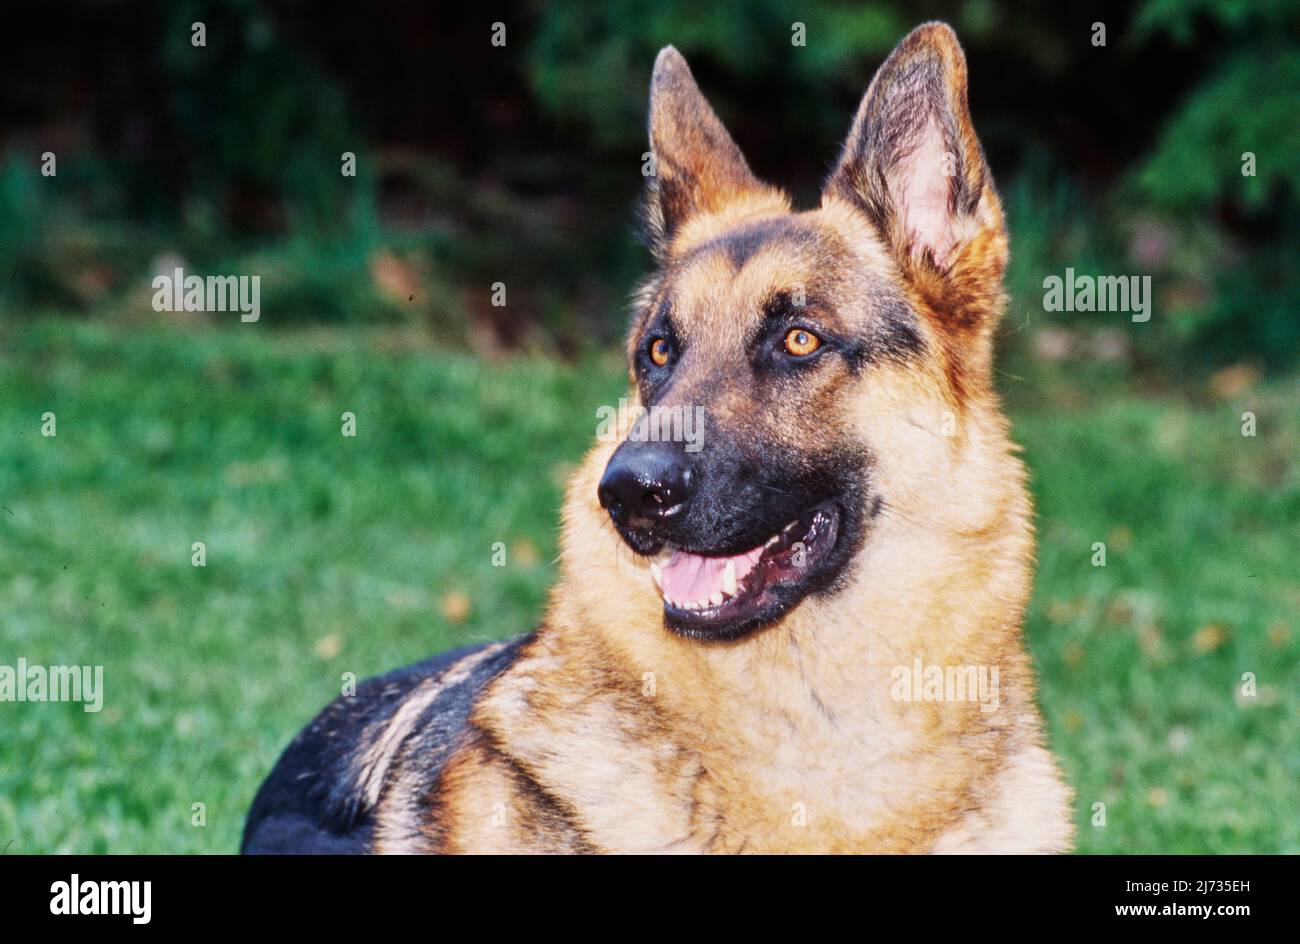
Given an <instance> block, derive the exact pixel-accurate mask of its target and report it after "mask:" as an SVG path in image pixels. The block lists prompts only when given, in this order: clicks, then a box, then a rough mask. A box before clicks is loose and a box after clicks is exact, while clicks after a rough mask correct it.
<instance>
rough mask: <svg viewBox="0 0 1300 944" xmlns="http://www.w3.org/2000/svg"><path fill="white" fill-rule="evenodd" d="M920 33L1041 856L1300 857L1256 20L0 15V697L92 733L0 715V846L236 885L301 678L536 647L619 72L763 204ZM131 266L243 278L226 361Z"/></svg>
mask: <svg viewBox="0 0 1300 944" xmlns="http://www.w3.org/2000/svg"><path fill="white" fill-rule="evenodd" d="M931 18H941V19H945V20H948V21H949V22H951V23H952V24H953V26H954V27H955V28H956V30H957V32H958V34H959V35H960V37H961V39H962V42H963V43H964V45H965V48H966V51H967V54H968V57H969V60H970V82H971V89H970V98H971V106H972V109H973V112H974V116H975V123H976V127H977V129H978V131H979V133H980V135H981V137H982V139H983V141H984V144H985V147H986V149H987V151H988V154H989V159H990V163H991V165H992V168H993V171H994V173H995V175H996V177H997V180H998V183H999V186H1000V188H1001V191H1002V194H1003V199H1004V204H1005V206H1006V208H1007V211H1008V217H1009V225H1010V230H1011V245H1012V265H1011V271H1010V273H1009V279H1008V282H1009V289H1010V297H1011V303H1010V307H1009V310H1008V312H1007V317H1006V319H1005V322H1004V330H1003V332H1002V336H1001V338H1000V354H999V362H998V383H999V386H1000V388H1001V389H1002V392H1003V394H1004V397H1005V401H1006V405H1007V409H1008V411H1009V413H1010V415H1011V418H1012V425H1013V431H1014V436H1015V438H1016V440H1017V442H1019V443H1021V444H1023V446H1024V449H1025V453H1024V454H1025V461H1026V463H1027V465H1028V467H1029V469H1030V472H1031V482H1032V488H1033V492H1034V500H1035V505H1036V509H1037V527H1038V535H1039V554H1038V557H1039V560H1038V570H1037V576H1036V584H1035V589H1034V596H1033V599H1032V603H1031V610H1030V613H1029V616H1028V619H1027V622H1026V635H1027V638H1028V643H1029V647H1030V650H1031V653H1032V655H1033V658H1034V660H1035V664H1036V666H1037V670H1038V677H1039V679H1040V685H1041V691H1040V701H1041V703H1042V706H1043V711H1044V714H1045V717H1046V720H1047V724H1048V728H1049V738H1050V741H1051V745H1052V748H1053V749H1054V750H1055V751H1056V753H1057V754H1058V756H1059V757H1060V758H1061V762H1062V765H1063V767H1064V769H1065V773H1066V777H1067V779H1068V780H1069V782H1070V783H1071V784H1072V786H1073V787H1074V788H1075V790H1076V794H1077V796H1076V805H1075V819H1076V823H1077V825H1078V827H1079V848H1080V850H1082V851H1084V852H1110V853H1120V852H1122V853H1127V852H1292V853H1296V852H1300V701H1298V700H1297V693H1300V633H1298V632H1297V625H1296V616H1295V614H1296V613H1297V612H1300V576H1298V575H1300V552H1297V547H1300V472H1298V471H1297V465H1296V462H1295V459H1296V456H1297V455H1298V454H1300V408H1298V406H1300V371H1298V370H1297V355H1298V353H1300V317H1298V315H1297V312H1300V305H1298V304H1297V303H1298V302H1300V297H1298V295H1300V288H1298V287H1297V277H1296V260H1297V248H1298V245H1300V244H1298V241H1297V238H1296V236H1297V232H1296V229H1297V210H1298V209H1300V207H1298V206H1297V204H1298V202H1300V147H1297V144H1298V143H1300V142H1297V135H1296V129H1297V128H1298V127H1300V40H1298V39H1297V30H1298V28H1300V2H1296V0H1278V2H1263V0H1242V2H1222V3H1218V2H1210V0H1183V2H1175V0H1136V2H1132V3H1122V4H1105V3H1083V2H1072V0H1066V2H1056V3H1042V4H1028V3H1011V2H1005V3H1004V2H995V0H964V2H955V0H949V2H916V3H906V4H904V3H899V2H871V3H858V2H855V3H834V2H826V0H817V2H803V3H781V2H772V0H758V2H754V3H748V4H743V5H742V4H730V5H722V4H710V3H705V2H701V0H691V2H681V0H655V2H650V3H639V2H629V0H607V2H576V0H561V2H553V3H545V4H543V3H519V2H503V3H499V4H497V5H495V6H494V7H493V8H492V9H491V10H490V11H488V12H484V13H481V14H476V15H466V14H464V13H457V12H455V11H452V10H449V9H447V8H446V7H444V6H442V5H440V4H435V3H423V2H421V3H416V2H409V3H400V2H388V3H374V4H355V5H353V4H349V5H347V6H344V5H342V4H338V5H329V4H320V3H307V2H288V0H280V2H253V0H236V2H229V3H201V2H190V0H181V2H167V3H163V2H159V3H125V2H91V3H82V4H75V5H74V4H60V3H39V4H38V3H30V4H25V3H24V4H9V5H7V6H5V8H4V22H3V24H2V25H0V46H2V47H3V58H0V664H5V665H14V664H15V663H16V660H17V659H18V658H26V659H27V660H28V662H29V664H40V665H51V664H63V665H102V666H103V667H104V684H105V693H104V709H103V711H102V712H100V713H98V714H88V713H85V712H83V711H82V710H81V707H80V706H79V705H76V704H33V703H28V704H23V705H13V704H8V703H5V704H0V846H6V845H7V846H8V847H9V850H10V853H11V854H13V853H20V852H45V851H61V852H230V851H233V850H234V849H236V848H237V846H238V837H239V832H240V829H241V828H242V823H243V816H244V813H245V811H246V810H247V808H248V804H249V802H250V800H251V798H252V795H253V792H254V791H255V789H256V787H257V784H258V783H259V782H260V780H261V778H262V777H264V776H265V774H266V772H267V771H268V770H269V769H270V766H271V764H272V763H273V762H274V759H275V757H276V756H277V754H278V753H279V751H280V750H281V749H282V748H283V746H284V745H285V744H286V743H287V742H288V740H289V739H290V738H291V737H292V735H293V733H294V732H296V731H297V730H298V729H299V728H300V727H301V726H302V725H303V724H304V723H305V722H306V721H307V720H308V719H309V718H310V717H311V716H312V715H313V714H314V713H315V712H316V711H317V710H319V708H320V707H321V706H322V705H324V704H325V703H326V702H328V701H329V700H330V699H331V698H333V697H334V696H335V695H337V694H338V692H339V690H340V687H341V683H342V679H343V677H344V675H345V673H355V675H356V676H358V677H365V676H368V675H374V674H377V673H379V672H383V671H387V670H389V669H392V668H394V667H396V666H399V665H402V664H405V663H408V662H412V661H415V660H417V659H420V658H423V657H425V656H427V655H428V654H430V653H432V652H435V651H438V650H441V649H445V648H449V647H452V646H456V645H464V644H467V643H470V642H473V641H476V640H481V639H488V638H500V637H504V636H509V635H514V634H517V633H519V632H522V631H525V630H527V629H528V628H530V627H531V626H532V625H534V624H535V623H536V621H537V619H538V618H539V616H540V614H541V612H542V608H543V605H544V600H545V595H546V590H547V587H548V586H549V585H550V583H551V581H552V580H553V577H554V566H553V562H554V560H555V556H556V553H557V549H556V539H555V538H556V528H557V519H558V511H559V505H560V495H561V488H562V485H563V483H564V481H565V480H566V478H567V476H568V474H569V473H570V471H571V469H572V468H573V464H574V463H575V462H576V461H577V460H578V459H579V457H580V456H581V455H582V452H583V450H584V449H585V448H587V446H588V445H589V444H590V442H591V439H592V435H593V432H594V430H595V425H596V416H597V414H596V410H597V409H598V408H599V407H601V406H604V405H608V404H612V403H615V402H617V398H618V397H619V396H620V395H621V394H622V393H623V392H624V391H625V389H626V375H625V368H624V366H623V364H622V359H621V356H620V354H619V352H618V346H619V341H620V339H621V336H622V333H623V331H624V325H625V320H626V317H625V316H626V300H627V294H628V292H629V290H630V288H631V286H632V285H633V283H634V281H635V280H636V279H637V278H638V277H639V276H641V275H642V274H643V273H644V272H645V271H646V268H647V266H648V264H649V259H648V254H647V253H646V252H645V250H644V249H643V248H642V247H641V246H639V245H638V244H637V242H636V240H635V237H634V230H633V225H632V223H633V218H634V208H635V205H636V202H637V199H638V197H639V192H638V191H639V187H640V185H641V182H642V178H641V173H640V171H641V162H642V154H643V152H644V151H645V149H646V142H645V102H646V92H647V84H648V80H649V72H650V68H651V64H652V63H653V61H654V56H655V53H656V52H657V51H658V49H659V48H660V47H661V46H662V45H664V44H666V43H672V44H674V45H676V46H677V47H678V48H679V49H681V50H682V52H683V53H684V54H685V55H686V57H687V58H688V60H689V61H690V63H691V65H692V67H693V68H694V70H695V72H696V75H697V78H698V79H699V81H700V84H701V86H702V87H703V89H704V91H705V93H706V94H707V95H708V96H709V98H710V99H711V100H712V101H713V102H714V104H715V106H716V107H717V109H718V111H719V112H720V113H721V115H722V116H723V118H724V120H725V121H726V122H727V123H728V125H729V127H730V128H731V129H732V131H733V133H734V135H735V137H736V138H737V140H738V141H739V142H740V144H741V146H742V147H743V148H744V150H745V152H746V154H747V155H748V157H749V159H750V161H751V163H752V165H753V166H754V168H755V170H756V171H757V172H758V173H759V174H760V175H762V176H764V177H766V178H768V179H770V180H771V181H773V182H776V183H780V184H782V185H785V186H788V187H790V188H791V189H792V190H793V191H794V193H795V194H796V195H797V197H798V200H799V201H800V202H801V203H802V204H803V205H805V206H807V205H811V204H813V203H814V202H815V200H816V198H817V194H818V191H819V184H820V181H821V178H822V176H823V175H824V173H825V172H826V171H827V169H828V168H829V166H830V164H831V162H832V161H833V159H834V158H835V156H836V154H837V151H838V148H839V145H840V142H841V140H842V137H843V135H844V134H845V132H846V131H847V128H848V124H849V119H850V116H851V114H852V112H853V109H854V108H855V106H856V104H857V101H858V99H859V97H860V96H861V94H862V92H863V91H864V90H865V88H866V85H867V83H868V81H869V80H870V78H871V75H872V73H873V72H874V70H875V68H876V67H877V66H878V65H879V63H880V62H881V61H882V60H883V58H884V56H885V55H886V54H887V53H888V51H889V50H890V49H891V48H892V47H893V46H894V44H895V43H896V42H897V41H898V40H899V39H900V38H901V37H902V36H903V35H904V34H905V33H906V32H907V31H908V30H909V29H911V28H912V27H913V26H915V25H917V24H918V23H920V22H922V21H924V20H927V19H931ZM196 20H202V21H203V22H204V23H205V24H206V27H207V46H206V48H201V49H196V48H194V47H193V46H192V45H191V43H190V35H191V33H190V25H191V23H193V22H194V21H196ZM495 21H502V22H504V23H506V25H507V45H506V46H505V47H504V48H494V47H492V46H491V45H490V42H489V39H490V36H491V25H492V23H493V22H495ZM795 21H799V22H803V23H804V24H805V25H806V28H807V46H806V47H803V48H798V47H793V46H792V45H791V43H790V36H791V24H792V23H793V22H795ZM1097 21H1101V22H1104V23H1105V25H1106V31H1107V44H1106V46H1105V47H1104V48H1100V47H1095V46H1093V45H1092V42H1091V39H1092V35H1093V28H1092V24H1093V23H1094V22H1097ZM46 151H52V152H54V153H55V154H56V155H57V160H58V175H57V176H56V177H42V176H41V174H40V163H41V159H40V155H41V154H42V153H43V152H46ZM345 151H352V152H354V153H355V154H356V156H357V166H358V176H357V177H355V178H348V177H343V176H342V175H341V174H340V172H339V171H340V155H341V154H342V153H343V152H345ZM1248 151H1249V152H1252V153H1254V154H1255V156H1256V162H1257V176H1254V177H1244V176H1242V173H1241V167H1242V155H1243V153H1244V152H1248ZM177 264H181V265H183V266H184V267H185V269H186V271H187V272H188V273H190V274H200V275H215V274H236V275H260V276H261V278H262V298H261V308H262V315H261V321H260V322H258V323H257V324H252V325H250V324H243V323H241V322H240V321H239V318H238V316H237V315H235V314H221V313H214V314H201V313H183V312H182V313H172V312H161V313H160V312H155V311H154V310H153V308H152V306H151V304H150V302H151V298H152V294H153V292H152V289H151V287H150V281H151V278H152V276H153V275H154V274H155V273H156V272H163V271H166V272H170V270H171V269H172V267H173V266H175V265H177ZM1067 267H1072V268H1074V269H1075V270H1076V272H1078V273H1080V274H1095V275H1102V274H1104V275H1138V276H1142V275H1149V276H1151V277H1152V283H1153V286H1154V291H1155V299H1154V302H1153V305H1152V315H1151V320H1150V321H1149V322H1147V323H1145V324H1136V323H1133V322H1132V321H1131V320H1130V318H1129V315H1128V314H1126V313H1115V312H1110V313H1093V314H1086V313H1068V312H1046V311H1044V309H1043V303H1042V299H1043V288H1042V283H1043V279H1044V278H1045V277H1046V276H1048V275H1062V274H1063V273H1064V271H1065V269H1066V268H1067ZM494 282H504V283H506V285H507V287H508V302H509V303H508V305H507V306H506V307H504V308H494V307H493V306H492V305H491V304H490V286H491V285H492V283H494ZM344 411H348V412H353V413H355V415H356V422H357V437H356V438H355V439H350V438H344V437H342V436H340V418H341V414H342V413H343V412H344ZM47 412H49V413H54V414H55V415H56V416H57V422H58V435H57V436H55V437H46V436H43V435H41V427H42V422H43V420H42V417H43V416H44V415H45V414H46V413H47ZM1247 412H1249V413H1250V414H1252V415H1253V416H1255V417H1256V418H1257V423H1258V431H1257V435H1255V436H1252V437H1246V436H1243V435H1242V433H1241V427H1242V422H1243V420H1242V417H1243V414H1245V413H1247ZM195 541H203V542H205V544H206V547H207V564H206V566H204V567H195V566H192V562H191V547H192V543H193V542H195ZM1098 541H1102V542H1105V544H1106V547H1107V565H1106V566H1105V567H1104V568H1103V567H1095V566H1093V564H1092V557H1093V545H1094V543H1095V542H1098ZM498 543H500V544H504V545H505V546H506V547H507V549H508V563H507V566H505V567H494V566H493V565H492V558H493V547H494V546H495V545H497V544H498ZM1248 672H1249V673H1252V674H1253V677H1254V678H1255V680H1256V691H1255V693H1254V694H1250V695H1248V694H1245V693H1244V692H1243V691H1242V679H1243V675H1244V674H1245V673H1248ZM196 804H202V810H203V819H202V822H199V821H198V813H197V812H196V810H197V809H198V807H196ZM1097 804H1104V807H1105V822H1104V824H1102V823H1099V822H1098V820H1097V816H1098V807H1097Z"/></svg>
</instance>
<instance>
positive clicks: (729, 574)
mask: <svg viewBox="0 0 1300 944" xmlns="http://www.w3.org/2000/svg"><path fill="white" fill-rule="evenodd" d="M722 592H723V593H726V594H728V595H730V596H733V597H734V596H735V595H736V562H735V561H734V560H729V561H727V566H726V567H724V568H723V569H722ZM714 596H718V594H716V593H715V594H714ZM718 602H719V603H721V602H722V601H721V600H719V601H718Z"/></svg>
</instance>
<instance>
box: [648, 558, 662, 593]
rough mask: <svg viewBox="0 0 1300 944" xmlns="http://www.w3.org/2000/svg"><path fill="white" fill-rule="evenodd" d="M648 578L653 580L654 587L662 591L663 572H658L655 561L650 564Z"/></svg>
mask: <svg viewBox="0 0 1300 944" xmlns="http://www.w3.org/2000/svg"><path fill="white" fill-rule="evenodd" d="M650 576H651V577H653V578H654V581H655V586H656V587H658V588H659V589H660V590H662V589H663V588H664V578H663V572H662V571H660V569H659V564H658V562H657V561H651V562H650Z"/></svg>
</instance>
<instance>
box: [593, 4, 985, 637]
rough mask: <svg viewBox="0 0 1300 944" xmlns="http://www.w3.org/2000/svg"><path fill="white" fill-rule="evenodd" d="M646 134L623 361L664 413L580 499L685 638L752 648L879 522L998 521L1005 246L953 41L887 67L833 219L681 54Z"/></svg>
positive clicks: (611, 460)
mask: <svg viewBox="0 0 1300 944" xmlns="http://www.w3.org/2000/svg"><path fill="white" fill-rule="evenodd" d="M649 125H650V143H651V154H652V156H653V161H652V166H651V167H649V168H648V169H649V171H650V173H649V175H648V181H649V192H648V196H647V201H646V214H645V215H646V220H647V224H648V226H647V228H648V230H649V236H650V242H651V246H652V249H653V251H654V254H655V257H656V260H657V262H658V268H657V270H656V272H655V273H654V274H653V275H652V277H651V278H650V279H649V280H648V281H647V282H646V283H645V284H644V285H643V286H642V288H641V290H640V292H639V293H638V295H637V300H636V303H635V306H634V317H633V325H632V330H631V333H630V336H629V340H628V348H627V350H628V357H629V361H630V373H631V380H632V384H633V388H634V393H635V397H636V401H637V403H638V404H639V406H640V407H641V408H643V409H644V410H646V411H647V412H645V413H644V414H643V415H642V416H641V417H640V418H639V419H638V420H637V421H636V422H635V423H634V424H633V425H632V426H631V428H630V429H627V430H626V433H627V435H626V438H625V439H624V440H623V441H622V442H621V443H620V444H619V445H618V446H617V448H616V449H615V450H614V451H613V452H612V455H610V454H608V453H604V454H602V455H601V458H602V460H604V467H603V470H602V472H601V475H600V479H599V482H598V484H597V486H596V489H595V492H596V494H595V495H592V494H591V493H590V492H588V493H587V494H586V495H585V496H579V497H580V498H581V499H582V500H583V501H585V502H592V500H593V499H596V500H598V502H599V505H600V508H601V509H603V512H604V514H605V515H607V525H608V526H612V528H613V530H614V532H615V533H616V534H617V535H618V538H619V539H620V540H621V541H622V542H624V543H625V544H626V546H627V547H629V548H631V550H632V551H633V552H634V554H635V558H634V559H635V560H637V561H639V562H641V563H642V565H643V566H645V567H646V569H648V570H649V571H650V573H651V575H652V576H653V579H654V581H655V583H656V585H657V586H658V588H659V590H660V600H661V602H662V607H663V616H664V622H665V624H666V625H667V626H668V627H669V628H670V629H672V630H674V631H675V632H678V633H680V634H682V635H685V636H689V637H693V638H701V639H734V638H737V637H740V636H743V635H745V634H747V633H750V632H752V631H754V630H756V629H759V628H761V627H764V626H768V625H771V624H773V623H776V622H779V621H780V620H781V619H783V618H784V617H785V616H786V615H787V614H788V613H790V612H791V611H792V610H793V609H795V608H797V607H799V606H800V605H801V604H802V603H803V601H805V600H806V599H807V598H809V597H810V596H816V595H819V594H833V593H835V592H836V591H837V589H838V588H839V586H840V585H842V583H843V582H844V580H845V579H846V578H845V575H846V572H847V571H848V570H849V569H850V568H851V567H852V565H853V562H854V560H855V558H856V557H857V556H859V555H860V553H861V551H862V549H863V547H864V545H866V544H868V543H869V542H870V541H871V540H872V533H873V531H874V530H875V522H876V521H877V519H878V518H879V517H880V516H881V515H887V514H890V513H894V514H900V515H908V514H915V515H921V516H927V515H928V516H932V517H933V518H934V520H936V521H941V526H942V527H946V528H957V529H960V528H961V527H965V526H970V527H978V526H979V521H978V520H972V521H958V520H956V519H955V518H953V517H952V515H957V516H960V514H961V512H959V511H955V510H954V507H955V506H957V505H958V504H960V505H963V506H964V505H966V504H968V503H969V502H972V501H975V502H978V501H979V497H978V494H976V495H971V494H970V493H969V492H968V493H967V494H965V495H963V494H961V490H962V489H963V488H964V487H965V488H978V484H977V479H978V477H979V475H980V474H981V459H980V446H981V444H988V443H992V444H993V445H994V450H993V451H994V452H998V451H999V450H1001V451H1005V447H1004V444H1003V443H1002V440H1001V439H1000V438H999V436H1000V432H1001V431H1002V426H1001V425H1000V422H999V420H998V418H997V409H996V403H995V401H994V400H993V397H992V394H991V393H990V389H991V384H990V372H991V334H992V330H993V327H994V324H995V322H996V319H997V317H998V315H999V313H1000V310H1001V307H1002V304H1003V296H1002V288H1001V282H1002V274H1003V270H1004V268H1005V264H1006V258H1007V248H1006V234H1005V228H1004V224H1003V216H1002V210H1001V206H1000V203H999V200H998V197H997V194H996V192H995V190H994V187H993V182H992V178H991V175H990V173H989V170H988V167H987V166H986V163H985V159H984V155H983V151H982V149H981V147H980V144H979V141H978V139H977V138H976V136H975V132H974V130H973V128H972V125H971V119H970V113H969V110H968V108H967V104H966V63H965V57H964V56H963V54H962V51H961V47H960V46H959V45H958V42H957V39H956V36H955V35H954V34H953V32H952V30H951V29H950V28H949V27H947V26H946V25H943V24H937V23H932V24H927V25H925V26H922V27H920V28H918V29H916V30H915V31H913V32H912V33H911V34H910V35H908V36H907V37H906V38H905V39H904V40H903V41H902V42H901V43H900V44H899V46H898V48H897V49H895V51H894V52H893V53H892V54H891V55H890V57H889V58H888V60H887V61H886V62H885V63H884V64H883V65H882V66H881V68H880V70H879V71H878V73H877V74H876V76H875V78H874V80H873V81H872V82H871V85H870V86H869V88H868V90H867V92H866V94H865V96H864V97H863V99H862V102H861V105H860V106H859V108H858V110H857V113H856V116H855V117H854V119H853V122H852V125H851V128H850V130H849V134H848V138H847V140H846V141H845V143H844V145H843V148H842V151H841V154H840V157H839V160H838V162H837V164H836V165H835V167H834V170H833V171H832V172H831V174H830V176H829V178H828V180H827V182H826V184H825V187H824V190H823V193H822V200H821V205H820V206H819V207H818V208H816V209H813V210H808V211H804V212H795V211H793V210H792V208H791V204H790V201H789V198H788V197H787V196H786V195H785V194H784V193H782V192H781V191H779V190H776V189H774V188H772V187H770V186H768V185H766V184H764V183H762V182H760V181H759V180H758V179H757V178H755V176H754V175H753V174H752V173H751V171H750V169H749V167H748V165H747V164H746V162H745V159H744V157H743V156H742V155H741V153H740V150H739V148H737V146H736V144H735V143H734V142H733V141H732V139H731V137H730V136H729V135H728V134H727V132H726V130H725V129H724V128H723V126H722V124H721V122H720V121H719V120H718V117H717V116H716V115H715V114H714V112H713V110H712V109H711V108H710V107H709V105H708V103H707V102H706V101H705V99H704V97H703V96H702V94H701V93H700V90H699V88H698V87H697V86H696V84H695V81H694V79H693V78H692V76H691V73H690V70H689V68H688V67H687V65H686V62H685V60H683V59H682V57H681V56H680V55H679V54H678V53H677V51H676V50H675V49H672V48H671V47H669V48H667V49H665V50H663V52H661V53H660V54H659V57H658V60H657V61H656V63H655V69H654V76H653V80H652V84H651V100H650V121H649ZM931 502H934V503H936V504H935V505H934V506H933V507H928V505H929V503H931ZM587 507H590V505H588V506H587ZM979 514H980V513H979V512H977V513H976V515H975V517H976V518H978V517H979Z"/></svg>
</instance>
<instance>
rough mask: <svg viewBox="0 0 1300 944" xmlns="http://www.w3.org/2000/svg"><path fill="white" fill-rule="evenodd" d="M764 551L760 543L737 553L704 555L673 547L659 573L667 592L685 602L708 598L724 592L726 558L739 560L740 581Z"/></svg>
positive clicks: (668, 595) (665, 592)
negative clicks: (759, 545)
mask: <svg viewBox="0 0 1300 944" xmlns="http://www.w3.org/2000/svg"><path fill="white" fill-rule="evenodd" d="M762 555H763V549H762V548H761V547H756V548H754V549H753V550H752V551H746V552H745V553H744V554H737V555H736V556H735V557H701V556H700V555H699V554H688V553H687V552H686V551H681V550H678V551H674V552H673V556H672V558H671V559H670V560H669V561H668V563H667V564H664V566H663V570H662V572H661V574H660V576H661V577H662V578H663V592H664V596H666V597H668V598H669V599H670V600H677V601H679V602H682V603H694V602H698V601H700V600H707V599H709V597H711V596H713V594H715V593H721V592H722V572H723V571H724V570H725V569H726V567H727V561H729V560H730V561H735V562H736V583H737V584H739V583H740V582H741V581H743V580H744V579H745V575H746V574H748V573H749V572H750V571H751V570H753V569H754V565H755V564H756V563H758V559H759V558H760V557H761V556H762Z"/></svg>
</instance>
